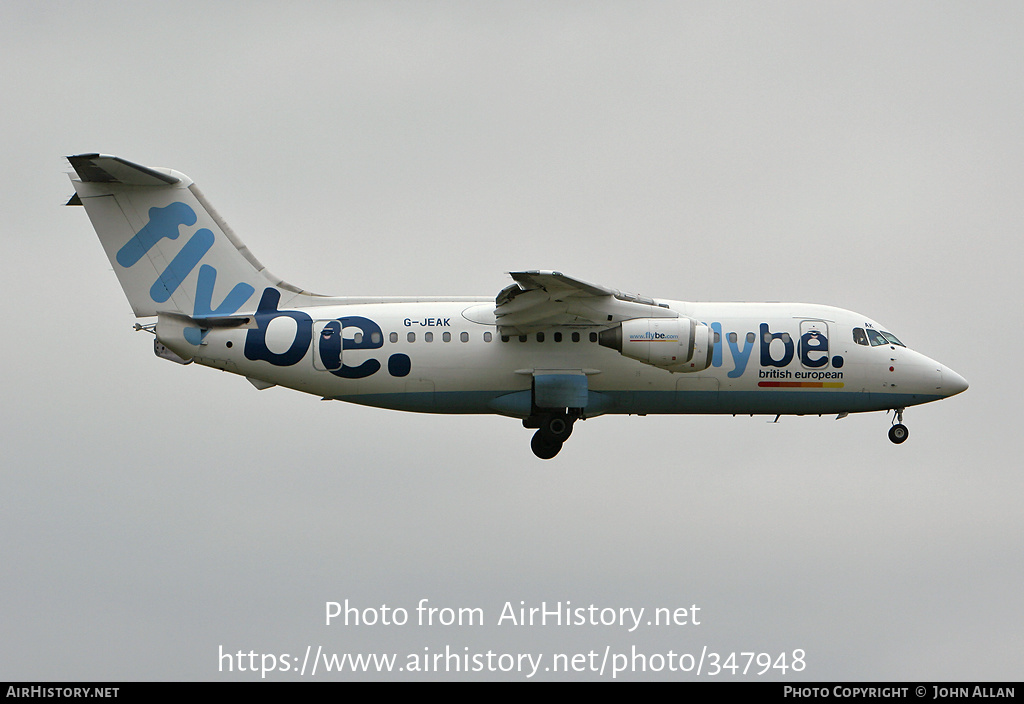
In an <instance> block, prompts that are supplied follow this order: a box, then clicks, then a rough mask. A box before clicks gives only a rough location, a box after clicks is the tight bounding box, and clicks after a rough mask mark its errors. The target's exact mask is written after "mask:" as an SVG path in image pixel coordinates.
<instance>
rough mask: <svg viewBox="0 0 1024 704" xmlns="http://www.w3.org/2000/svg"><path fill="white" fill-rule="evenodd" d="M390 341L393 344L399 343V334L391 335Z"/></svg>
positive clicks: (389, 336)
mask: <svg viewBox="0 0 1024 704" xmlns="http://www.w3.org/2000/svg"><path fill="white" fill-rule="evenodd" d="M388 339H389V340H391V342H398V333H397V332H393V333H391V334H390V335H388Z"/></svg>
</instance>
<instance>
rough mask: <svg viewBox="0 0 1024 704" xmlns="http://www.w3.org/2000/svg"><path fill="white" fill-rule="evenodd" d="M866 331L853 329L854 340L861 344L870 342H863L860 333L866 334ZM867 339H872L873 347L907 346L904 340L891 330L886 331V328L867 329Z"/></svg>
mask: <svg viewBox="0 0 1024 704" xmlns="http://www.w3.org/2000/svg"><path fill="white" fill-rule="evenodd" d="M864 334H865V331H864V330H861V329H860V328H854V329H853V341H854V342H856V343H857V344H859V345H866V344H868V342H861V338H860V335H864ZM867 339H868V340H869V341H870V344H871V346H872V347H880V346H881V345H899V346H900V347H906V345H904V344H903V343H902V342H900V341H899V338H897V337H896V336H895V335H893V334H892V333H891V332H885V331H884V330H872V329H871V328H868V329H867Z"/></svg>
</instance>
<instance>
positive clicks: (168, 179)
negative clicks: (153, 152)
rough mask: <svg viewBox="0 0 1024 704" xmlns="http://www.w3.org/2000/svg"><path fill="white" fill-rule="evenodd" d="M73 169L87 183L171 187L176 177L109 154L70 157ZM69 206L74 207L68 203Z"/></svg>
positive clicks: (175, 181)
mask: <svg viewBox="0 0 1024 704" xmlns="http://www.w3.org/2000/svg"><path fill="white" fill-rule="evenodd" d="M68 161H69V162H71V167H72V168H73V169H74V170H75V173H77V174H78V178H80V179H81V180H82V181H84V182H86V183H122V184H124V185H126V186H170V185H173V184H175V183H178V180H179V179H178V178H177V177H176V176H171V175H170V174H167V173H164V172H162V171H158V170H156V169H151V168H150V167H148V166H143V165H142V164H136V163H134V162H131V161H128V160H127V159H122V158H121V157H118V156H110V155H108V154H78V155H76V156H69V157H68ZM68 205H72V204H71V203H68Z"/></svg>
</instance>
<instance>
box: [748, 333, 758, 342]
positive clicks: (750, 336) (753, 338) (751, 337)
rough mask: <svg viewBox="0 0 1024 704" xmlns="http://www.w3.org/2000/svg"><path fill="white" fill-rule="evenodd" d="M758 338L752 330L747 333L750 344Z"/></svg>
mask: <svg viewBox="0 0 1024 704" xmlns="http://www.w3.org/2000/svg"><path fill="white" fill-rule="evenodd" d="M756 339H757V335H755V334H754V333H752V332H748V333H747V342H749V343H750V344H754V340H756Z"/></svg>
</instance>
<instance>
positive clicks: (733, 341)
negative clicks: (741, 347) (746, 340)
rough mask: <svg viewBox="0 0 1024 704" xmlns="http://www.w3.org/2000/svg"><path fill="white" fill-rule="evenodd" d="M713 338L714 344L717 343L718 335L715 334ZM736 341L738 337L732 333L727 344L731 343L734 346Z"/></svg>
mask: <svg viewBox="0 0 1024 704" xmlns="http://www.w3.org/2000/svg"><path fill="white" fill-rule="evenodd" d="M715 338H716V339H715V342H718V339H717V338H718V333H715ZM738 339H739V336H738V335H737V334H736V333H734V332H731V333H729V342H731V343H733V344H736V341H737V340H738Z"/></svg>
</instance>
